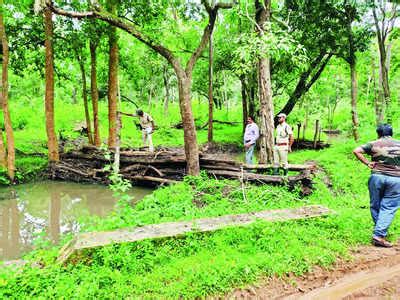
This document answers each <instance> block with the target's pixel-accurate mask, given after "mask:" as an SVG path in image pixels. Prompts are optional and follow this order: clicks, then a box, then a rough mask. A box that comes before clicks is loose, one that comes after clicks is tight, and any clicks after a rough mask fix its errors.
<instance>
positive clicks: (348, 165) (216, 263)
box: [0, 142, 400, 298]
mask: <svg viewBox="0 0 400 300" xmlns="http://www.w3.org/2000/svg"><path fill="white" fill-rule="evenodd" d="M354 146H355V144H354V143H352V142H347V143H343V144H338V145H334V146H333V147H331V148H329V149H326V150H322V151H302V152H297V153H293V154H291V155H290V160H291V161H292V162H303V161H304V160H308V159H313V160H317V161H318V163H319V165H320V166H321V167H323V168H324V170H325V172H326V174H328V175H329V177H330V180H331V182H332V184H333V187H332V189H329V188H328V187H326V185H325V184H324V182H323V176H326V174H324V173H320V174H319V175H317V178H316V179H315V182H316V184H315V190H314V193H313V194H312V195H311V196H309V197H306V198H301V197H300V196H299V195H298V194H297V193H293V192H289V191H287V190H286V189H285V188H282V187H273V186H268V185H262V186H252V185H248V186H246V199H244V198H243V193H242V190H241V187H240V186H239V184H238V183H237V182H235V181H227V180H214V179H208V178H206V177H205V176H204V175H203V176H201V177H197V178H190V177H189V178H187V179H186V180H185V182H183V183H180V184H177V185H174V186H171V187H165V188H161V189H158V190H157V191H155V192H154V193H153V194H152V195H149V196H147V197H145V198H144V199H143V200H142V201H141V202H139V203H138V204H137V205H136V206H135V207H131V206H129V205H127V203H125V202H122V203H120V205H119V206H118V208H117V209H116V211H115V212H114V213H112V214H111V215H110V216H109V217H108V218H105V219H99V218H93V219H91V221H90V222H88V223H87V224H86V225H85V227H84V230H85V231H91V230H110V229H115V228H120V227H126V226H140V225H146V224H152V223H161V222H168V221H177V220H191V219H193V218H201V217H211V216H219V215H225V214H236V213H244V212H250V211H259V210H264V209H274V208H289V207H298V206H302V205H308V204H322V205H325V206H327V207H329V208H331V209H333V210H335V211H336V214H335V215H332V216H329V217H326V218H319V219H312V220H304V221H290V222H280V223H269V222H261V221H260V222H256V223H254V224H253V225H250V226H247V227H233V228H227V229H223V230H219V231H216V232H213V233H191V234H187V235H185V236H183V237H179V238H166V239H158V240H151V241H141V242H135V243H127V244H122V245H115V246H107V247H104V248H102V249H98V250H93V251H87V252H86V253H84V254H83V260H82V261H81V263H80V264H77V265H69V266H67V267H60V266H57V265H54V264H53V260H54V258H55V257H56V253H57V252H56V249H53V250H51V249H47V250H46V249H44V250H39V251H37V252H36V253H34V254H31V257H30V258H29V259H30V260H32V261H37V260H40V261H42V262H43V264H44V268H43V269H39V268H35V267H33V268H31V267H29V266H27V267H25V268H24V269H23V270H22V271H17V272H14V271H7V270H2V271H1V274H0V296H3V297H15V298H20V297H22V298H26V297H43V298H53V297H55V298H59V297H62V298H94V297H96V298H124V297H131V298H137V297H140V298H178V297H183V298H194V297H203V296H206V295H220V294H224V293H226V292H228V291H229V290H231V289H232V288H234V287H238V286H243V285H246V284H247V283H251V282H255V281H257V280H259V279H260V278H262V277H264V276H273V275H277V276H283V275H284V274H287V273H294V274H297V275H300V274H302V273H304V272H306V271H309V270H311V268H312V267H313V266H314V265H320V266H324V267H329V266H331V265H332V264H333V263H334V262H335V261H336V260H337V259H338V258H339V257H341V258H345V259H350V255H349V254H350V252H349V250H351V249H352V248H354V247H355V246H357V245H363V244H368V243H369V240H370V236H371V229H372V222H371V219H370V214H369V209H368V205H369V201H368V192H367V186H366V182H367V180H368V176H369V171H368V170H367V168H365V166H363V165H362V164H360V163H358V162H357V161H356V160H355V159H354V158H353V155H352V153H351V150H352V149H353V148H354ZM399 225H400V223H399V222H398V221H397V220H396V221H395V222H394V223H393V224H392V227H391V230H390V232H391V236H392V238H397V237H398V236H399V234H400V226H399Z"/></svg>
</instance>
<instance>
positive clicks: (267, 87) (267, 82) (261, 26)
mask: <svg viewBox="0 0 400 300" xmlns="http://www.w3.org/2000/svg"><path fill="white" fill-rule="evenodd" d="M255 7H256V23H257V27H256V28H257V33H258V35H259V36H263V35H264V32H265V30H266V26H268V25H269V24H268V22H269V21H270V17H271V1H270V0H264V1H263V3H261V2H260V1H259V0H255ZM258 93H259V97H260V161H259V162H260V163H261V164H265V163H272V162H273V147H274V105H273V102H272V87H271V73H270V58H269V57H268V56H264V57H261V58H260V59H259V61H258Z"/></svg>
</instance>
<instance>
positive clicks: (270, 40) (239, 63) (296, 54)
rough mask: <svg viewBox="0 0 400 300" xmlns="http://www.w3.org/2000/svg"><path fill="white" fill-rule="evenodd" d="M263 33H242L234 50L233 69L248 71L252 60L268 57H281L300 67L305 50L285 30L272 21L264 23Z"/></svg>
mask: <svg viewBox="0 0 400 300" xmlns="http://www.w3.org/2000/svg"><path fill="white" fill-rule="evenodd" d="M264 26H265V31H264V34H263V35H261V36H259V35H258V34H257V33H256V32H251V33H247V34H242V35H241V36H240V37H239V39H238V42H237V44H238V45H241V46H239V47H237V48H236V49H235V50H234V60H235V63H234V70H235V72H236V73H237V74H238V75H242V74H247V73H250V72H251V71H252V70H253V68H254V61H257V60H259V59H261V58H264V57H269V58H271V59H272V60H274V61H275V62H279V61H281V60H283V59H285V60H286V61H290V63H291V64H293V65H295V66H296V67H297V68H298V69H300V70H301V69H302V68H303V66H304V65H305V63H306V61H307V56H306V50H305V49H304V47H303V46H302V45H301V44H299V43H298V41H296V40H295V39H294V38H293V37H292V36H291V35H290V34H289V33H288V31H287V30H282V29H281V28H280V27H278V26H277V25H275V24H274V23H267V24H265V25H264Z"/></svg>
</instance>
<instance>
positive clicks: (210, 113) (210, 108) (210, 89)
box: [207, 32, 214, 143]
mask: <svg viewBox="0 0 400 300" xmlns="http://www.w3.org/2000/svg"><path fill="white" fill-rule="evenodd" d="M213 55H214V49H213V33H212V32H211V33H210V40H209V47H208V135H207V139H208V142H209V143H211V142H212V141H213V104H214V100H213Z"/></svg>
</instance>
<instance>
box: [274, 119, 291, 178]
mask: <svg viewBox="0 0 400 300" xmlns="http://www.w3.org/2000/svg"><path fill="white" fill-rule="evenodd" d="M278 123H279V124H278V126H277V127H276V135H275V146H274V171H273V174H274V175H279V167H281V168H283V175H285V176H286V175H287V174H288V168H289V164H288V152H291V151H292V145H293V141H294V140H293V131H292V128H291V127H290V126H289V125H288V124H287V123H286V115H285V114H284V113H280V114H279V115H278Z"/></svg>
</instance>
